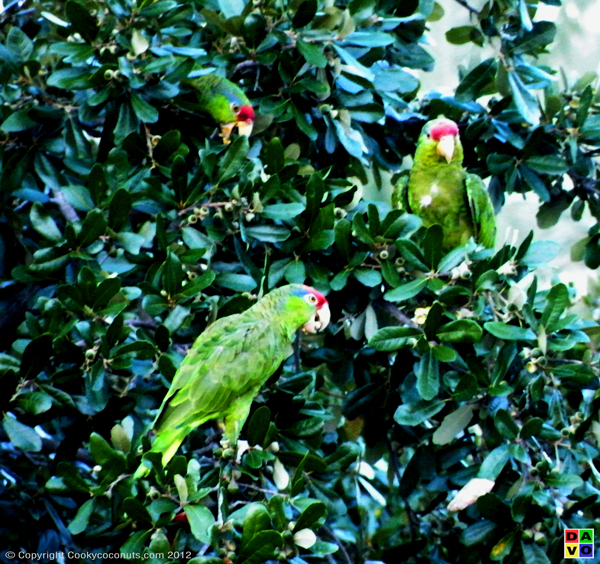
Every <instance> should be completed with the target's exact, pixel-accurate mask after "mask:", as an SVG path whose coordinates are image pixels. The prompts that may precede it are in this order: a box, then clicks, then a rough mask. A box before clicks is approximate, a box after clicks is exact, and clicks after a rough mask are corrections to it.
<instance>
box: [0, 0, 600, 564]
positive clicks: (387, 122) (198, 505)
mask: <svg viewBox="0 0 600 564" xmlns="http://www.w3.org/2000/svg"><path fill="white" fill-rule="evenodd" d="M546 3H547V4H554V5H556V4H558V3H559V1H558V0H546ZM448 4H449V5H450V7H451V8H452V9H459V10H463V9H464V10H469V11H470V12H471V19H472V25H471V26H466V27H460V28H454V29H450V30H448V32H447V34H446V38H447V39H448V41H449V42H450V43H455V44H458V43H465V42H469V41H470V42H473V43H475V44H476V45H482V46H485V47H489V46H492V47H493V53H494V55H493V56H491V57H490V58H488V59H486V60H484V61H483V62H482V63H481V64H479V65H478V66H476V67H475V68H473V69H468V70H466V71H464V72H463V71H461V72H462V79H461V82H460V85H459V87H458V89H457V91H456V93H455V95H454V96H441V95H439V94H436V93H425V92H419V81H418V79H417V78H416V77H415V75H414V73H413V72H411V70H413V69H421V70H425V71H432V72H435V67H434V60H433V59H432V58H431V56H430V55H429V54H428V53H427V50H426V46H424V34H425V32H426V30H427V22H428V21H429V20H433V19H436V18H438V19H439V18H440V17H442V14H443V10H442V8H441V6H440V5H439V4H436V3H434V2H433V0H420V1H417V0H407V1H403V2H397V1H396V0H379V1H376V0H351V1H350V2H345V1H343V0H337V1H330V2H325V1H322V0H318V1H317V0H304V1H300V0H298V1H296V0H292V1H290V2H287V1H271V0H264V1H262V0H253V1H247V2H246V1H244V0H220V1H219V0H186V1H183V2H179V1H177V0H159V1H157V2H154V3H152V2H140V3H139V4H135V3H134V2H133V1H132V0H106V1H100V0H98V1H93V0H89V1H86V2H84V1H81V2H78V1H75V0H69V1H67V2H66V3H61V2H50V1H48V2H45V1H34V2H31V3H27V4H25V5H24V6H21V5H20V4H19V3H16V2H15V3H12V4H10V5H9V6H8V7H7V9H6V11H5V12H3V13H2V14H0V24H1V25H2V28H1V29H0V99H1V101H2V105H1V106H0V112H1V113H0V123H1V125H0V212H1V215H0V257H1V258H2V260H0V308H1V312H2V314H1V318H0V334H1V335H2V341H1V347H2V349H1V350H2V351H3V352H2V354H1V355H0V377H1V382H2V389H3V394H2V409H3V412H4V419H3V431H2V441H3V442H2V444H1V451H0V504H1V505H0V507H1V508H2V511H1V513H0V538H2V540H3V541H5V542H4V543H3V546H2V547H0V548H3V549H5V550H6V549H10V550H12V551H14V552H16V553H18V552H19V551H25V552H28V553H33V552H37V553H40V552H52V551H57V550H63V551H65V552H67V551H75V552H83V551H88V552H92V551H95V552H97V553H107V552H112V553H115V552H119V551H120V552H121V553H122V554H123V555H124V557H127V558H129V559H131V560H141V557H140V556H139V555H141V554H142V553H144V552H146V553H149V552H152V553H156V554H155V557H154V558H153V559H152V561H155V562H167V561H168V560H184V561H186V560H188V559H190V558H193V559H194V560H193V561H194V563H200V562H206V563H213V562H214V563H217V562H232V561H235V562H236V563H239V564H242V563H243V564H259V563H261V562H266V561H270V560H280V561H290V562H293V563H294V564H303V563H305V562H318V561H328V562H340V563H342V562H345V563H350V562H364V561H382V562H390V563H391V562H394V563H396V562H417V561H419V562H439V563H441V562H459V561H460V562H461V563H463V564H466V563H469V562H490V561H504V562H507V563H508V562H511V563H513V562H523V561H525V562H528V563H536V564H537V563H540V564H541V563H546V562H559V561H560V560H562V557H563V547H562V533H563V529H564V528H566V527H570V528H593V527H594V519H595V518H596V517H597V516H598V513H599V511H600V500H599V499H598V496H599V493H600V492H599V491H598V489H597V486H598V485H599V481H600V474H599V473H598V469H597V467H596V465H598V464H599V463H600V455H599V452H598V450H597V442H598V440H599V428H598V423H597V412H598V407H599V405H600V404H599V400H598V399H596V398H595V392H594V391H593V390H595V389H597V377H598V369H597V363H598V353H597V351H596V347H595V346H594V344H593V343H594V339H595V337H596V336H597V334H598V330H597V328H596V327H588V326H586V324H585V323H584V322H582V321H581V320H580V319H579V318H578V317H577V316H576V315H574V314H569V313H568V311H567V310H568V308H569V306H570V305H571V300H572V296H571V295H570V293H569V289H568V288H567V287H566V286H564V285H563V284H556V285H555V286H554V287H552V288H551V289H550V290H539V289H538V287H537V282H536V278H535V276H534V275H533V274H532V272H533V271H534V270H535V268H536V267H537V266H539V265H541V264H545V263H546V262H547V261H548V260H549V259H550V258H551V257H552V256H553V255H554V253H555V252H556V245H554V244H553V243H551V242H546V243H544V242H537V241H533V240H532V238H531V237H529V238H527V239H526V241H525V242H524V243H523V244H522V245H521V246H520V247H518V248H516V247H514V246H511V245H510V244H507V245H504V246H501V248H500V249H499V250H498V251H497V252H494V251H492V250H485V251H482V250H478V249H477V248H475V246H474V245H466V246H464V247H462V248H459V249H456V250H454V251H452V252H451V253H450V254H448V255H446V256H441V251H440V248H441V244H440V241H441V232H440V229H439V228H438V226H433V227H431V228H429V229H428V230H426V231H425V230H423V229H419V227H420V225H419V220H418V218H416V217H414V216H410V215H406V214H405V215H403V214H402V213H401V212H400V211H398V210H394V211H391V210H390V202H389V197H390V178H391V177H392V175H393V174H395V173H397V172H398V171H400V170H401V168H402V162H403V159H404V158H405V157H407V156H409V155H411V154H412V152H413V151H414V145H415V141H416V138H417V136H418V133H419V131H420V128H421V126H422V125H423V123H424V121H425V120H426V119H428V118H429V117H434V116H437V115H439V114H445V115H446V116H448V117H450V118H452V119H455V120H456V121H458V122H460V127H461V134H462V139H463V145H464V146H465V152H466V163H465V164H466V166H467V167H468V169H469V170H470V171H472V172H476V173H478V174H479V175H481V176H482V177H484V178H487V177H490V184H489V188H490V193H491V194H492V197H493V199H494V202H495V204H496V207H497V209H498V210H499V211H500V209H501V206H502V202H503V196H504V193H505V192H515V191H516V192H526V191H529V190H533V191H535V193H536V194H537V195H538V196H539V198H540V200H541V202H542V203H541V206H540V211H539V215H538V219H539V222H540V224H541V225H542V226H546V225H550V224H553V223H555V222H556V221H557V220H558V218H559V217H560V215H561V213H562V212H563V211H565V210H567V209H570V211H571V214H572V216H573V217H574V218H575V219H577V218H580V217H581V215H582V213H583V210H584V208H585V206H586V205H587V206H588V208H589V209H590V211H591V212H592V214H593V215H594V217H597V218H600V206H599V201H598V195H599V194H600V192H599V191H598V188H597V187H596V182H597V181H596V179H595V177H596V166H597V165H596V162H595V160H594V157H595V155H596V154H597V152H598V149H597V147H598V146H600V112H599V108H600V106H599V105H598V102H599V101H598V98H597V92H596V90H595V88H594V85H593V84H594V82H595V76H591V75H588V76H585V77H583V78H582V79H581V80H580V81H579V82H577V83H576V84H566V85H564V84H563V85H562V86H561V84H562V83H561V81H560V80H557V73H556V70H555V69H552V68H549V67H548V66H543V65H540V64H538V62H537V58H538V57H539V56H540V55H541V54H543V53H545V52H546V49H547V47H548V46H549V45H550V44H551V43H552V41H553V39H554V35H555V31H556V29H555V25H554V24H553V23H551V22H546V21H537V20H536V19H535V13H536V9H537V2H536V1H535V0H532V1H530V2H529V3H528V2H526V0H489V1H488V2H486V3H485V4H484V6H483V8H481V9H480V10H479V9H475V8H474V7H472V6H470V5H469V4H468V3H467V2H466V1H463V0H457V1H456V2H448ZM443 40H444V38H438V41H443ZM449 48H451V47H449ZM206 72H218V73H220V74H223V75H225V76H227V77H229V78H230V79H232V80H233V81H235V82H236V83H237V84H239V85H240V86H241V87H242V88H243V89H244V91H245V92H246V93H247V95H248V97H249V98H250V99H251V101H252V103H253V105H254V107H255V109H256V111H257V114H258V118H257V122H256V124H255V130H254V134H253V135H252V136H251V137H250V138H249V139H248V138H246V137H237V138H235V140H234V141H233V142H232V143H231V144H230V145H227V146H225V145H223V144H222V142H221V140H220V139H219V138H218V136H215V135H213V131H214V124H213V123H212V122H211V120H210V118H208V117H207V116H202V115H199V114H198V113H197V112H196V110H195V108H194V98H193V96H192V95H191V94H190V92H189V87H188V86H186V83H185V79H187V78H189V77H193V76H198V75H200V74H202V73H206ZM417 94H419V96H418V97H417ZM405 165H406V163H405ZM567 179H570V182H566V180H567ZM500 213H501V212H500ZM599 242H600V231H599V228H598V226H595V227H594V228H592V230H591V231H590V234H589V237H588V238H587V239H586V240H584V241H582V242H581V243H580V244H579V245H578V246H577V249H575V251H574V254H576V255H577V256H579V257H580V258H584V259H585V261H586V264H587V265H588V266H590V267H592V268H595V267H597V266H598V265H599V264H600V252H599V251H600V249H599V245H600V243H599ZM285 281H287V282H307V283H309V284H311V285H313V286H315V287H316V288H317V289H319V290H321V291H323V292H325V293H326V294H327V296H328V299H329V302H330V304H331V308H332V314H333V316H332V320H333V323H332V325H331V327H330V328H329V329H328V330H327V332H326V333H325V334H324V335H320V336H317V337H314V338H313V337H311V338H306V337H303V338H302V346H301V350H300V351H299V352H300V354H299V358H300V362H301V365H299V364H298V362H299V361H298V358H297V357H296V358H292V359H290V360H289V361H288V363H286V365H285V366H284V368H283V370H282V373H281V376H280V377H279V379H277V378H275V377H274V378H272V379H271V380H270V381H269V382H268V383H267V386H266V387H265V388H264V390H263V392H262V393H261V394H260V395H259V396H258V398H257V399H256V401H255V403H254V405H253V410H252V414H251V417H250V419H249V421H248V423H247V425H246V427H245V429H244V431H243V433H242V437H243V438H245V439H247V440H248V441H249V443H250V445H252V446H253V447H255V448H252V449H251V450H250V451H249V452H246V453H245V454H244V456H243V458H242V459H241V462H236V461H235V460H234V459H232V458H231V457H230V456H229V455H230V454H231V453H228V452H223V451H222V449H220V447H219V443H218V439H219V436H218V434H217V433H215V431H216V427H215V426H213V425H210V424H207V425H205V426H203V427H202V428H201V429H199V430H198V431H197V432H195V433H193V434H192V435H191V436H190V437H189V438H188V440H187V441H186V443H185V444H184V448H183V449H182V450H181V451H180V456H177V457H175V458H174V459H173V460H172V461H171V463H170V464H169V465H168V466H167V468H166V469H161V468H160V463H159V462H158V460H157V461H156V469H155V470H153V472H152V473H151V475H150V476H149V477H148V478H147V479H144V480H134V479H133V478H132V477H131V474H132V472H133V471H134V470H135V469H136V468H137V466H138V464H139V461H140V457H141V453H142V451H144V450H147V448H148V444H149V443H148V440H149V439H148V438H147V437H146V431H147V429H148V427H149V424H150V423H151V421H152V418H153V414H154V411H153V410H154V409H156V408H157V407H158V405H159V404H160V401H161V400H162V398H163V397H164V394H165V392H166V389H167V387H168V384H169V381H170V380H171V378H172V377H173V374H174V372H175V370H176V367H177V366H178V364H179V362H180V361H181V359H182V357H183V355H184V354H185V351H186V350H187V348H188V347H189V345H190V344H191V343H192V342H193V340H194V338H195V337H196V336H197V335H198V334H199V333H200V332H201V331H202V330H203V329H204V328H205V327H206V325H207V324H208V323H210V322H211V321H212V320H214V319H216V318H217V317H222V316H225V315H229V314H231V313H235V312H238V311H241V310H243V309H245V308H246V307H248V305H249V304H251V303H252V301H253V300H254V299H255V298H256V296H257V295H258V294H260V293H264V292H266V291H268V290H270V289H272V288H273V287H275V286H277V285H279V284H282V283H285ZM258 447H261V448H258ZM476 477H477V478H482V479H485V480H487V482H485V483H486V484H488V485H489V486H490V487H491V486H492V485H493V490H492V491H491V493H487V494H486V495H483V496H481V497H479V499H478V500H477V502H476V503H473V504H471V505H469V506H468V507H467V508H466V509H463V510H462V511H458V512H450V511H448V509H447V506H448V503H449V502H450V500H451V499H452V498H453V497H454V495H455V492H456V490H459V489H460V488H461V487H462V486H464V485H465V484H467V483H469V482H470V481H471V480H472V479H473V478H476ZM491 482H493V484H492V483H491ZM488 489H489V488H488ZM479 493H482V492H479ZM473 499H474V497H473V498H472V499H471V500H467V503H466V504H465V505H468V501H473ZM184 514H185V516H184ZM136 555H138V556H136ZM161 555H162V556H161ZM0 558H2V559H3V561H4V562H14V560H12V559H10V558H9V557H8V556H7V555H6V552H2V553H0ZM43 560H44V559H42V561H43ZM81 560H82V561H92V559H91V557H90V556H89V555H88V556H82V557H81Z"/></svg>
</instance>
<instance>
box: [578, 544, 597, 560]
mask: <svg viewBox="0 0 600 564" xmlns="http://www.w3.org/2000/svg"><path fill="white" fill-rule="evenodd" d="M579 558H594V545H593V544H580V545H579Z"/></svg>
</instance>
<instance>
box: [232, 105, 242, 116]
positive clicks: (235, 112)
mask: <svg viewBox="0 0 600 564" xmlns="http://www.w3.org/2000/svg"><path fill="white" fill-rule="evenodd" d="M231 109H232V111H233V113H234V114H237V113H238V112H239V111H240V107H239V106H238V105H237V104H231Z"/></svg>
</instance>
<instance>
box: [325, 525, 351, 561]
mask: <svg viewBox="0 0 600 564" xmlns="http://www.w3.org/2000/svg"><path fill="white" fill-rule="evenodd" d="M323 529H325V531H326V532H327V534H328V535H329V536H330V537H331V538H332V539H333V542H335V544H337V545H338V546H339V547H340V551H341V553H342V554H343V555H344V558H345V560H346V562H347V563H348V564H352V560H351V558H350V555H349V554H348V551H347V550H346V547H345V546H344V545H343V544H342V543H341V542H340V541H339V540H338V539H337V537H336V536H335V533H334V532H333V529H332V528H331V527H329V526H327V525H325V526H324V527H323Z"/></svg>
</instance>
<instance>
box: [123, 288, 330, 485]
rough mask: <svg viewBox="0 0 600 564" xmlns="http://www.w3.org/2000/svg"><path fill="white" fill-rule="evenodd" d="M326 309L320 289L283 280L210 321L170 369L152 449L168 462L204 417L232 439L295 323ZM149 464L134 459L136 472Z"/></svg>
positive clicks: (321, 316)
mask: <svg viewBox="0 0 600 564" xmlns="http://www.w3.org/2000/svg"><path fill="white" fill-rule="evenodd" d="M329 316H330V313H329V305H328V303H327V300H326V299H325V296H323V294H321V293H320V292H318V291H317V290H315V289H313V288H311V287H310V286H305V285H303V284H290V285H288V286H283V287H281V288H278V289H276V290H273V291H272V292H269V293H268V294H267V295H266V296H264V297H262V298H261V299H260V300H258V301H257V302H256V303H255V304H254V305H253V306H252V307H251V308H249V309H248V310H246V311H245V312H243V313H238V314H235V315H230V316H228V317H223V318H221V319H219V320H217V321H216V322H215V323H213V324H212V325H210V326H209V327H208V328H207V329H206V330H205V331H204V332H203V333H202V334H201V335H200V336H199V337H198V338H197V339H196V342H195V343H194V344H193V345H192V347H191V348H190V350H189V351H188V353H187V355H186V357H185V358H184V359H183V362H182V363H181V365H180V366H179V368H178V370H177V372H176V373H175V376H174V378H173V382H172V383H171V387H170V388H169V391H168V392H167V395H166V396H165V399H164V400H163V402H162V405H161V407H160V409H159V410H158V415H157V417H156V419H155V421H154V424H153V430H154V433H156V438H155V439H154V443H153V444H152V448H151V452H160V453H162V463H163V465H165V464H167V462H168V461H169V460H171V458H173V456H174V455H175V453H176V452H177V449H178V448H179V445H181V443H182V442H183V440H184V439H185V438H186V436H187V435H188V434H189V433H190V432H192V431H193V430H194V429H195V428H196V427H198V426H199V425H202V424H203V423H205V422H206V421H209V420H211V419H224V420H225V433H224V436H225V439H226V440H228V441H229V444H230V445H232V446H233V445H235V444H236V443H237V439H238V436H239V434H240V431H241V429H242V427H243V426H244V422H245V421H246V419H247V417H248V413H249V412H250V406H251V405H252V400H253V398H254V396H256V394H258V392H259V390H260V388H261V386H262V385H263V384H264V383H265V382H266V381H267V380H268V378H269V377H270V376H271V375H272V374H273V373H274V372H275V371H276V370H277V368H278V367H279V366H280V365H281V363H282V362H283V361H284V360H285V359H286V358H288V357H289V356H290V355H291V354H292V352H293V349H292V341H293V339H294V336H295V334H296V331H297V330H298V329H300V328H302V329H303V330H304V331H306V332H308V333H315V332H316V331H318V330H323V329H325V327H327V325H328V324H329ZM148 471H149V469H148V468H147V467H146V466H144V465H143V464H141V465H140V467H139V468H138V469H137V471H136V473H135V477H138V478H139V477H142V476H144V475H146V474H147V473H148Z"/></svg>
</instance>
